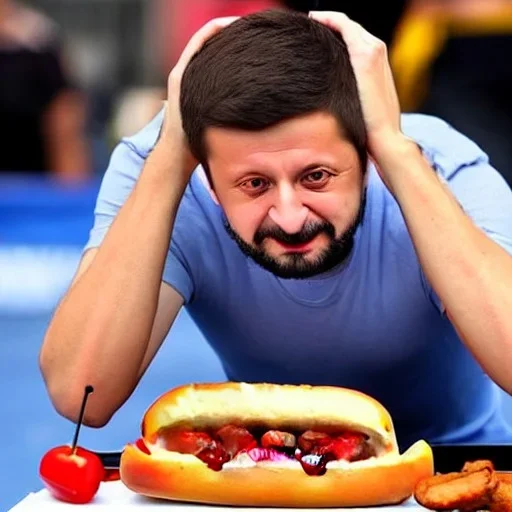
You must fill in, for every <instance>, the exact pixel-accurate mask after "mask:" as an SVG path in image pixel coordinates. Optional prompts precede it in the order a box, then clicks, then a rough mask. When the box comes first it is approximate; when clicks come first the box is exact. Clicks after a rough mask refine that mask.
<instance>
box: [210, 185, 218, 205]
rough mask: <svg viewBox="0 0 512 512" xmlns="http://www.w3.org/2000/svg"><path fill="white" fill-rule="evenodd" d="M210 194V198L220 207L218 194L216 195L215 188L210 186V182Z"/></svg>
mask: <svg viewBox="0 0 512 512" xmlns="http://www.w3.org/2000/svg"><path fill="white" fill-rule="evenodd" d="M208 192H210V196H211V198H212V200H213V202H214V203H215V204H216V205H217V206H220V203H219V198H218V197H217V194H216V193H215V191H214V190H213V188H212V187H211V186H210V182H208Z"/></svg>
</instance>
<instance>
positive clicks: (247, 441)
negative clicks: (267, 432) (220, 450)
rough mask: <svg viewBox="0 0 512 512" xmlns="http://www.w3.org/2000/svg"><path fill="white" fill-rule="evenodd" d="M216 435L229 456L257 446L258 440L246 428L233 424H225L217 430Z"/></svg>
mask: <svg viewBox="0 0 512 512" xmlns="http://www.w3.org/2000/svg"><path fill="white" fill-rule="evenodd" d="M217 437H218V438H219V439H220V441H221V443H222V445H223V446H224V448H225V450H226V452H227V453H228V454H229V456H230V457H231V458H233V457H234V456H235V455H236V454H237V453H239V452H241V451H242V450H250V449H251V448H256V447H257V446H258V442H257V441H256V439H254V436H253V435H252V434H251V433H250V432H249V431H248V430H247V429H246V428H243V427H236V426H234V425H226V426H224V427H222V428H220V429H219V430H217Z"/></svg>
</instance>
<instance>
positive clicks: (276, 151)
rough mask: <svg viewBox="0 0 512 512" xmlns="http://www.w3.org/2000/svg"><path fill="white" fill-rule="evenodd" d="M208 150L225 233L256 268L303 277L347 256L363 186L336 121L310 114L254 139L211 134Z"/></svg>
mask: <svg viewBox="0 0 512 512" xmlns="http://www.w3.org/2000/svg"><path fill="white" fill-rule="evenodd" d="M206 145H207V149H208V165H209V167H210V171H211V175H212V180H213V187H214V193H215V195H216V197H217V200H218V202H219V204H220V205H221V206H222V208H223V209H224V213H225V216H226V219H227V221H226V229H227V231H228V233H229V234H230V235H231V236H232V237H233V238H234V239H235V241H236V242H237V243H238V245H239V247H240V249H241V250H242V251H243V252H244V253H245V254H247V255H248V256H250V257H252V258H253V259H254V261H256V262H257V263H258V264H259V265H261V266H262V267H264V268H265V269H267V270H269V271H270V272H272V273H274V274H275V275H277V276H279V277H283V278H305V277H310V276H313V275H316V274H319V273H322V272H326V271H327V270H330V269H331V268H333V267H335V266H336V265H338V264H339V263H341V262H342V261H343V260H344V259H345V258H346V257H347V256H348V255H349V254H350V251H351V249H352V246H353V236H354V233H355V231H356V229H357V226H358V224H359V222H360V220H361V217H362V212H363V205H364V201H363V197H364V194H363V189H364V179H363V173H362V170H361V168H360V164H359V159H358V156H357V152H356V150H355V148H354V146H353V145H352V144H351V143H349V142H348V141H347V140H346V139H345V138H344V137H343V136H342V135H341V133H340V129H339V126H338V124H337V122H336V120H335V118H334V117H333V116H331V115H329V114H325V113H314V114H308V115H306V116H303V117H300V118H296V119H293V120H288V121H285V122H283V123H281V124H279V125H277V126H274V127H271V128H268V129H266V130H263V131H259V132H248V131H241V130H235V129H226V128H216V127H214V128H209V129H208V130H207V133H206Z"/></svg>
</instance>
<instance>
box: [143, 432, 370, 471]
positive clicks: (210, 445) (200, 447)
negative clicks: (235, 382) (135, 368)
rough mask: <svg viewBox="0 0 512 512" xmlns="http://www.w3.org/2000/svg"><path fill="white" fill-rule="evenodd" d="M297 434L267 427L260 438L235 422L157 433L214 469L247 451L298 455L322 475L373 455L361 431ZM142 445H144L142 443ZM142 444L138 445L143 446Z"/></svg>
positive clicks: (257, 455) (262, 456)
mask: <svg viewBox="0 0 512 512" xmlns="http://www.w3.org/2000/svg"><path fill="white" fill-rule="evenodd" d="M297 436H298V437H297ZM297 436H296V435H295V434H292V433H291V432H282V431H279V430H268V431H266V432H265V433H264V434H263V435H262V436H261V438H260V437H259V435H258V436H256V435H254V434H253V433H251V432H250V431H249V430H248V429H246V428H244V427H240V426H236V425H224V426H223V427H221V428H220V429H218V430H216V431H208V432H206V431H205V432H198V431H185V430H178V429H162V430H161V431H160V432H159V435H158V437H159V444H160V445H161V446H163V447H164V448H165V449H167V450H170V451H176V452H180V453H189V454H192V455H195V456H196V457H198V458H199V459H200V460H202V461H203V462H204V463H205V464H207V465H208V467H210V468H211V469H213V470H215V471H220V470H221V469H222V466H223V465H224V464H225V463H226V462H229V461H230V460H233V459H234V458H235V457H237V456H239V455H240V454H247V456H248V457H250V459H251V460H253V461H254V462H260V461H266V460H268V461H277V462H279V461H290V460H293V458H295V459H296V460H297V461H299V462H300V464H301V466H302V468H303V469H304V471H305V472H306V473H307V474H308V475H323V474H324V473H325V472H326V471H327V469H326V464H327V463H328V462H329V461H334V460H346V461H349V462H352V461H355V460H363V459H367V458H369V457H371V456H372V455H374V452H373V450H372V448H371V446H370V445H369V444H368V443H367V437H366V436H365V435H364V434H362V433H359V432H348V431H347V432H341V433H336V434H331V435H330V434H326V433H325V432H318V431H313V430H307V431H306V432H304V433H302V434H301V435H298V433H297ZM258 441H259V442H258ZM137 446H139V445H138V444H137ZM142 446H144V447H145V445H144V444H143V443H142ZM142 446H139V448H140V449H143V448H142Z"/></svg>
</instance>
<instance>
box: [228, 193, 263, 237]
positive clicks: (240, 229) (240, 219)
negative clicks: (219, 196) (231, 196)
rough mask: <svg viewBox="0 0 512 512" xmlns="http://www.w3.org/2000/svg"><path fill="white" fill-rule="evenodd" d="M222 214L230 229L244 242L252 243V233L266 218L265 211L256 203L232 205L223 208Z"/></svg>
mask: <svg viewBox="0 0 512 512" xmlns="http://www.w3.org/2000/svg"><path fill="white" fill-rule="evenodd" d="M224 213H225V214H226V217H227V219H228V221H229V223H230V224H231V227H232V228H233V229H234V230H235V231H236V232H237V233H238V234H239V235H240V236H241V237H242V238H243V239H244V240H245V241H246V242H249V243H250V242H252V239H253V236H254V233H256V231H257V230H258V228H259V227H260V226H261V225H262V224H263V222H264V220H265V218H266V217H267V209H266V208H265V207H263V205H258V204H256V202H254V203H252V202H251V203H250V204H244V205H241V204H239V205H236V206H235V205H233V206H231V207H226V208H224Z"/></svg>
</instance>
